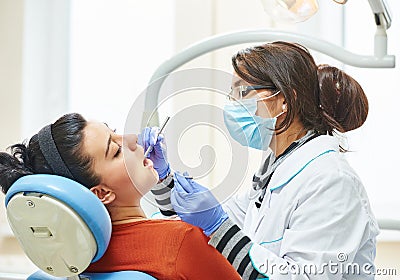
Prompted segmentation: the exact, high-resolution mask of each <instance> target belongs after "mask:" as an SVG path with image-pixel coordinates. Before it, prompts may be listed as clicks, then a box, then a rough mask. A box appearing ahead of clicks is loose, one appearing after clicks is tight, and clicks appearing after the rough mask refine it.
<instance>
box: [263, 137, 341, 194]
mask: <svg viewBox="0 0 400 280" xmlns="http://www.w3.org/2000/svg"><path fill="white" fill-rule="evenodd" d="M332 152H336V153H337V152H339V141H338V139H337V138H336V137H334V136H329V135H321V136H318V137H316V138H314V139H312V140H311V141H309V142H307V143H306V144H304V145H303V146H302V147H300V148H299V149H298V150H296V151H295V152H293V154H291V155H290V156H289V157H288V158H286V159H285V160H284V161H283V162H282V163H281V164H280V165H279V166H278V167H277V169H276V170H275V172H274V174H273V176H272V178H271V181H270V183H269V189H270V191H274V190H276V189H279V188H282V187H285V186H286V185H287V184H288V183H289V182H290V181H291V180H292V179H293V178H294V177H296V176H297V175H298V174H300V173H301V172H302V171H303V170H304V169H305V168H307V166H308V165H309V164H311V163H312V162H313V161H314V160H316V159H318V158H319V157H322V156H325V155H326V154H329V153H332Z"/></svg>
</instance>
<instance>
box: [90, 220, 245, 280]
mask: <svg viewBox="0 0 400 280" xmlns="http://www.w3.org/2000/svg"><path fill="white" fill-rule="evenodd" d="M207 242H208V238H207V237H206V236H205V235H204V234H203V232H202V231H201V230H200V229H199V228H197V227H194V226H191V225H189V224H187V223H184V222H181V221H171V220H143V221H138V222H132V223H128V224H120V225H113V229H112V235H111V240H110V244H109V246H108V248H107V251H106V252H105V254H104V256H103V257H102V258H101V259H100V260H98V261H97V262H95V263H92V264H91V265H90V266H89V267H88V269H87V270H86V271H87V272H110V271H120V270H138V271H142V272H145V273H147V274H150V275H152V276H153V277H155V278H157V279H160V280H162V279H173V280H178V279H190V280H191V279H199V280H200V279H201V280H205V279H207V280H212V279H218V280H223V279H227V280H234V279H240V276H239V274H238V273H237V272H236V270H235V269H234V268H233V267H232V265H231V264H230V263H229V262H228V261H227V260H226V259H225V257H224V256H222V255H221V254H220V253H219V252H218V251H217V250H216V249H215V248H214V247H212V246H211V245H209V244H208V243H207Z"/></svg>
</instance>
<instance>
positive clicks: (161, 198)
mask: <svg viewBox="0 0 400 280" xmlns="http://www.w3.org/2000/svg"><path fill="white" fill-rule="evenodd" d="M173 187H174V180H173V176H172V174H169V175H168V176H167V177H166V178H165V179H163V180H162V181H161V182H159V183H158V184H157V185H155V186H154V188H152V189H151V193H152V194H153V195H154V197H155V201H156V203H157V206H158V208H159V209H160V212H161V214H163V215H164V216H173V215H176V213H175V211H174V208H173V207H172V204H171V189H172V188H173Z"/></svg>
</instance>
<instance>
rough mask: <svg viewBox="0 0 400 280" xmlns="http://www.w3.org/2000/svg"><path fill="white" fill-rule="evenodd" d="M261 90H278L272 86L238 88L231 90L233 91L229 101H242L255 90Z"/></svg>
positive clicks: (230, 93)
mask: <svg viewBox="0 0 400 280" xmlns="http://www.w3.org/2000/svg"><path fill="white" fill-rule="evenodd" d="M259 89H272V90H277V88H276V87H275V86H274V85H270V86H244V85H241V86H237V87H234V88H232V89H231V91H230V92H229V94H228V99H229V100H241V99H243V98H244V97H246V95H248V94H249V93H250V92H251V91H253V90H259Z"/></svg>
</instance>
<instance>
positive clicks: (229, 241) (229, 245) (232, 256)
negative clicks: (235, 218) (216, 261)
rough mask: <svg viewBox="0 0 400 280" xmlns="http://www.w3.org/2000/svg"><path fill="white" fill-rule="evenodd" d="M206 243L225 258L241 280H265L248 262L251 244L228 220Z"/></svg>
mask: <svg viewBox="0 0 400 280" xmlns="http://www.w3.org/2000/svg"><path fill="white" fill-rule="evenodd" d="M208 243H209V244H210V245H212V246H213V247H215V248H216V249H217V250H218V251H219V252H220V253H221V254H222V255H224V256H225V258H227V260H228V261H229V262H230V263H231V264H232V266H233V267H234V268H235V269H236V271H237V272H238V273H239V274H240V276H241V277H242V279H245V280H253V279H260V278H261V279H265V276H263V275H261V274H259V273H258V272H257V270H255V269H254V267H253V266H252V264H251V261H250V256H249V250H250V247H251V245H252V244H253V242H251V240H250V238H248V237H247V236H246V235H245V234H244V233H243V232H242V231H241V230H240V228H239V227H238V226H237V225H236V224H235V223H233V222H232V221H231V220H230V219H227V220H226V221H225V222H224V223H223V224H222V225H221V226H220V227H219V228H218V230H217V231H216V232H215V233H214V234H213V235H212V237H211V239H210V241H209V242H208Z"/></svg>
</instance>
